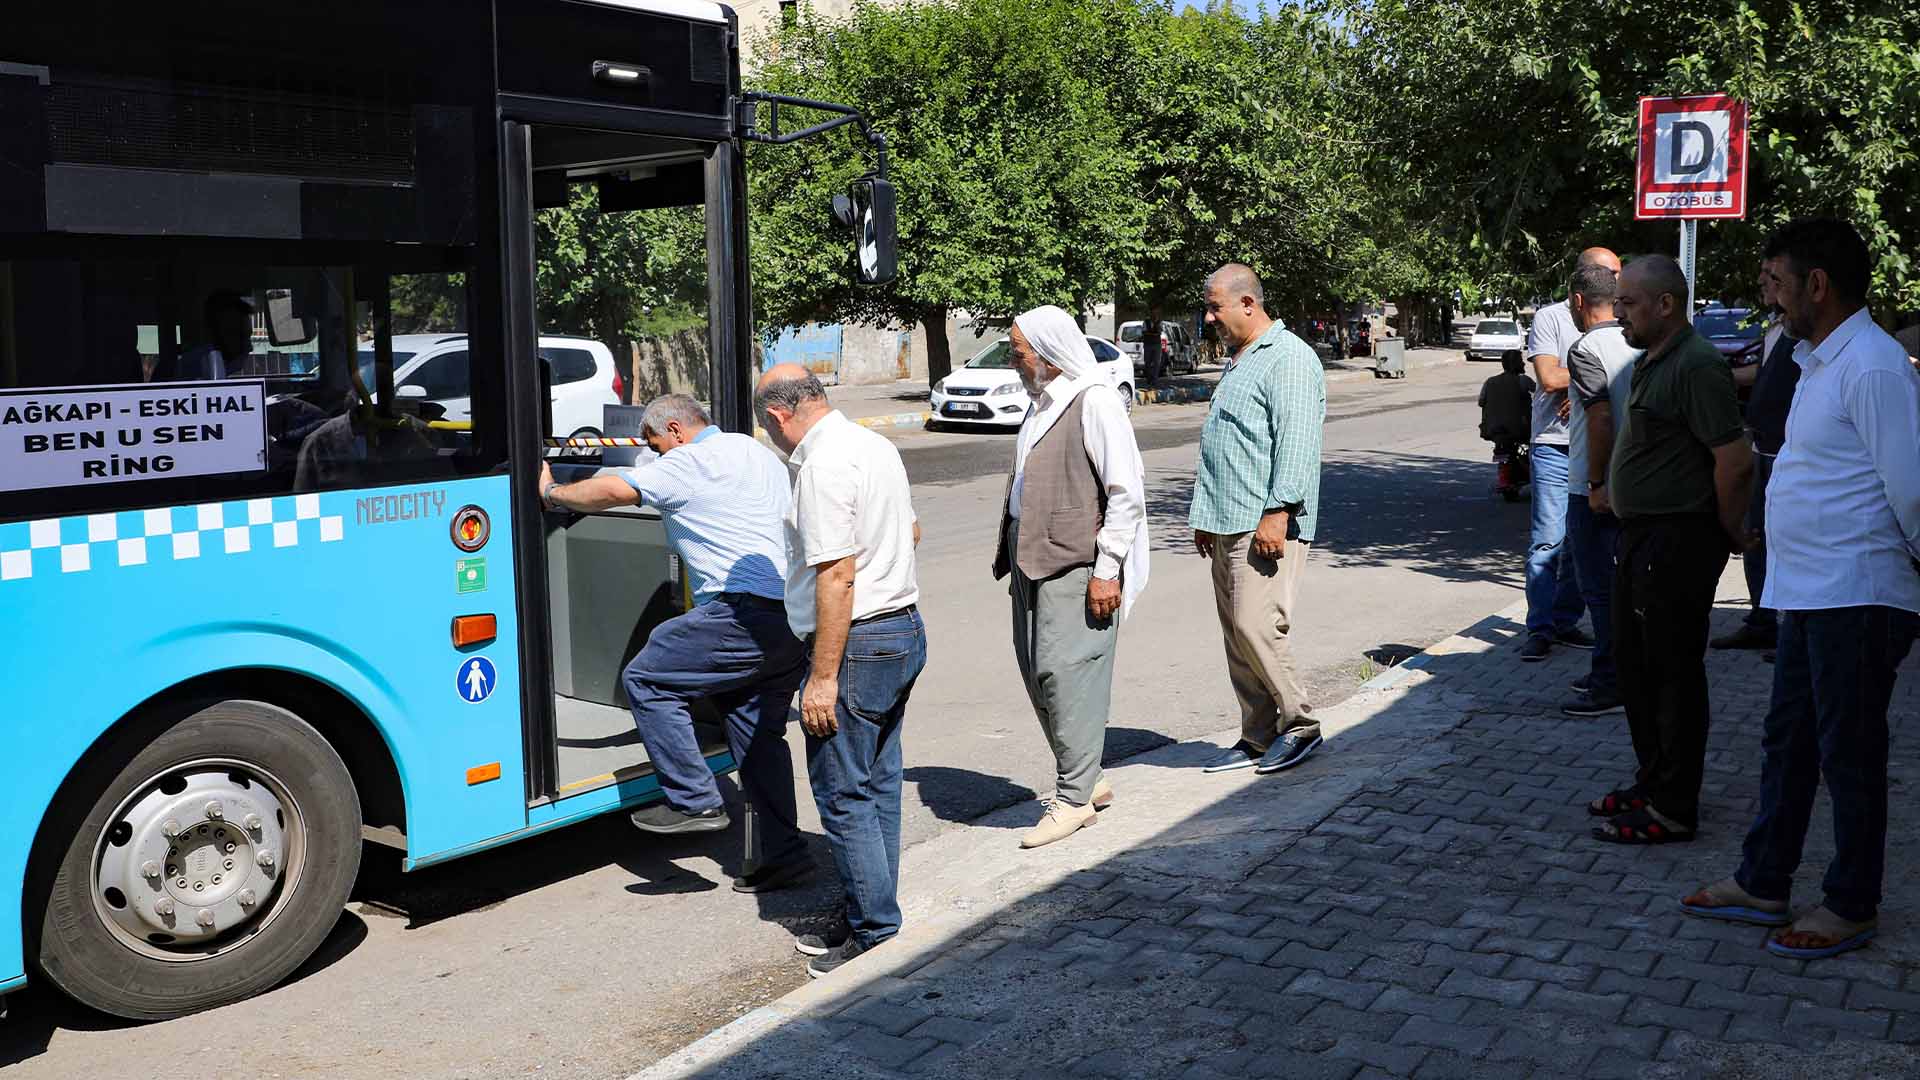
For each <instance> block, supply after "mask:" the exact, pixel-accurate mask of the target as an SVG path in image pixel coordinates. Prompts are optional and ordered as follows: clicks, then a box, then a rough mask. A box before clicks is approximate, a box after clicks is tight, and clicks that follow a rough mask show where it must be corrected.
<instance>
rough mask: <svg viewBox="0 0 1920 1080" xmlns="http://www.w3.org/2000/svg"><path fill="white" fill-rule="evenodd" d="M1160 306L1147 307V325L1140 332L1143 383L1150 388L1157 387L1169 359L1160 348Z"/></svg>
mask: <svg viewBox="0 0 1920 1080" xmlns="http://www.w3.org/2000/svg"><path fill="white" fill-rule="evenodd" d="M1160 310H1161V309H1160V305H1159V304H1151V305H1149V306H1148V307H1147V325H1146V326H1144V327H1142V328H1141V331H1140V367H1141V372H1140V375H1141V381H1142V382H1144V383H1146V384H1147V385H1148V386H1157V385H1158V384H1159V382H1160V372H1161V369H1162V368H1163V367H1164V366H1165V365H1166V362H1167V358H1166V356H1165V355H1163V354H1162V351H1161V348H1160Z"/></svg>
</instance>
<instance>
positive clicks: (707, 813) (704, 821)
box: [627, 802, 733, 836]
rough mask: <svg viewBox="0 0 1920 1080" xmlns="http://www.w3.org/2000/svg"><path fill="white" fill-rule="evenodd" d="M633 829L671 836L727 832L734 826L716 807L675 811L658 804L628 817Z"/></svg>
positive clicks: (643, 808)
mask: <svg viewBox="0 0 1920 1080" xmlns="http://www.w3.org/2000/svg"><path fill="white" fill-rule="evenodd" d="M627 820H628V821H631V822H633V827H634V828H636V829H639V830H640V831H641V832H650V833H659V834H660V835H662V836H670V835H673V834H675V833H700V832H725V831H726V828H727V826H728V825H731V824H733V823H732V822H731V821H730V820H728V818H727V812H726V811H725V810H724V809H722V808H720V807H718V806H716V807H714V808H713V809H711V810H694V811H685V810H675V809H674V808H673V807H671V806H668V805H667V804H666V803H663V802H657V803H654V804H653V805H652V806H643V807H641V808H640V809H638V810H635V811H634V812H633V813H631V814H628V815H627Z"/></svg>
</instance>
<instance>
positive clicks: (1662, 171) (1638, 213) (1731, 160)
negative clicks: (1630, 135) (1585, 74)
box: [1633, 94, 1747, 320]
mask: <svg viewBox="0 0 1920 1080" xmlns="http://www.w3.org/2000/svg"><path fill="white" fill-rule="evenodd" d="M1637 181H1638V182H1637V183H1636V184H1635V185H1634V195H1633V216H1634V217H1635V218H1638V219H1641V220H1646V219H1648V218H1678V219H1679V220H1680V259H1679V262H1680V269H1681V270H1683V271H1685V272H1686V275H1687V318H1688V320H1692V318H1693V292H1694V269H1695V262H1696V255H1697V253H1698V250H1699V246H1698V241H1699V236H1700V234H1699V231H1698V230H1699V226H1700V219H1701V218H1743V217H1746V216H1747V104H1746V102H1744V101H1735V100H1734V99H1733V98H1731V97H1728V96H1727V95H1725V94H1701V95H1697V96H1694V97H1675V98H1641V99H1640V160H1639V168H1638V170H1637Z"/></svg>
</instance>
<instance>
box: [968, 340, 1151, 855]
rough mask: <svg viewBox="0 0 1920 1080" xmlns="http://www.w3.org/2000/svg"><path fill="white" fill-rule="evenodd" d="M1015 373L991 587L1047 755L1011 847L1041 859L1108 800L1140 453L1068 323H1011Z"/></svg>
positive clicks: (1133, 580)
mask: <svg viewBox="0 0 1920 1080" xmlns="http://www.w3.org/2000/svg"><path fill="white" fill-rule="evenodd" d="M1008 342H1009V343H1010V344H1011V345H1012V348H1013V360H1014V366H1015V367H1017V368H1018V369H1019V371H1020V381H1021V382H1022V383H1023V384H1025V386H1026V390H1027V393H1028V395H1030V396H1031V397H1032V398H1033V406H1032V408H1030V409H1029V410H1028V411H1027V418H1026V422H1025V423H1023V424H1022V425H1021V427H1020V441H1019V445H1018V446H1017V447H1016V448H1015V450H1014V459H1013V475H1012V477H1010V478H1009V479H1008V482H1007V499H1006V503H1005V506H1004V508H1003V509H1002V512H1001V518H1000V542H999V544H998V546H997V547H996V549H995V551H994V561H993V576H994V578H995V579H996V580H998V579H1000V578H1004V577H1007V576H1009V575H1011V576H1012V578H1013V581H1012V584H1011V588H1010V590H1009V591H1010V593H1011V595H1012V597H1013V652H1014V658H1015V659H1016V660H1017V661H1018V662H1019V664H1020V676H1021V680H1022V681H1023V682H1025V683H1026V685H1027V697H1028V698H1029V699H1031V700H1032V702H1033V709H1034V712H1036V713H1038V714H1039V717H1040V728H1041V730H1042V731H1043V732H1045V733H1046V736H1047V742H1048V743H1049V744H1050V745H1051V746H1052V748H1053V759H1054V790H1053V797H1052V798H1051V799H1048V800H1047V801H1046V804H1045V809H1044V812H1043V813H1042V815H1041V818H1040V822H1039V824H1037V825H1035V826H1034V827H1033V828H1032V829H1029V830H1028V831H1027V833H1026V835H1024V836H1022V837H1021V838H1020V846H1021V847H1025V848H1036V847H1040V846H1042V845H1044V844H1051V843H1053V842H1054V841H1056V840H1064V839H1066V838H1067V837H1069V836H1071V835H1073V834H1074V833H1075V832H1078V831H1079V830H1080V829H1082V828H1084V827H1086V826H1088V825H1092V824H1094V822H1095V821H1096V820H1097V819H1096V818H1095V816H1094V815H1095V812H1096V811H1097V810H1098V809H1099V808H1101V807H1104V806H1106V805H1107V804H1108V803H1111V802H1112V801H1113V789H1112V788H1110V787H1108V786H1107V779H1106V776H1105V774H1104V773H1103V772H1102V771H1101V769H1100V755H1101V754H1102V753H1103V752H1104V751H1105V750H1106V743H1107V713H1108V708H1109V706H1110V705H1111V704H1112V696H1113V654H1114V649H1115V647H1116V646H1117V645H1118V644H1119V637H1120V620H1122V619H1124V618H1126V615H1127V613H1128V612H1129V611H1130V610H1131V609H1132V607H1133V601H1134V598H1135V597H1137V596H1139V595H1140V590H1141V589H1143V588H1144V587H1145V586H1146V583H1147V513H1146V497H1145V490H1144V486H1143V483H1142V473H1143V471H1144V469H1143V466H1142V464H1141V461H1140V447H1139V446H1138V444H1136V443H1135V441H1134V437H1133V423H1132V422H1131V421H1130V420H1128V418H1127V410H1126V406H1125V405H1123V404H1122V403H1121V401H1120V397H1119V395H1118V394H1115V393H1113V392H1112V389H1111V388H1110V387H1109V386H1108V385H1107V384H1106V382H1105V381H1104V379H1103V378H1102V376H1101V374H1100V371H1099V366H1098V365H1097V364H1096V363H1095V362H1094V358H1093V350H1092V349H1091V348H1089V347H1088V346H1087V336H1086V334H1085V333H1083V332H1082V331H1081V329H1080V327H1079V325H1078V324H1076V323H1075V322H1074V321H1073V316H1071V315H1069V314H1067V313H1066V311H1065V310H1064V309H1061V308H1058V307H1054V306H1052V305H1048V306H1046V307H1038V308H1034V309H1033V310H1032V311H1029V312H1027V313H1026V314H1024V315H1021V316H1020V317H1019V318H1017V319H1015V320H1014V321H1013V329H1012V330H1011V331H1010V332H1009V333H1008Z"/></svg>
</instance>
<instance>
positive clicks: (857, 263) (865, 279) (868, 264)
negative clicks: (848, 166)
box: [833, 176, 899, 285]
mask: <svg viewBox="0 0 1920 1080" xmlns="http://www.w3.org/2000/svg"><path fill="white" fill-rule="evenodd" d="M833 216H834V220H836V221H838V222H839V223H840V226H841V227H842V228H849V229H852V230H853V244H854V248H853V254H854V265H853V269H854V277H855V280H857V281H859V283H860V284H862V285H885V284H887V283H888V282H890V281H892V280H893V279H894V276H895V275H896V274H897V273H898V272H899V258H898V231H897V226H896V224H895V221H894V197H893V184H892V183H891V182H889V181H886V180H883V179H880V178H879V177H875V176H865V177H861V178H860V179H858V180H855V181H854V182H853V183H852V184H850V185H848V187H847V193H846V194H845V195H836V196H834V197H833Z"/></svg>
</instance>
